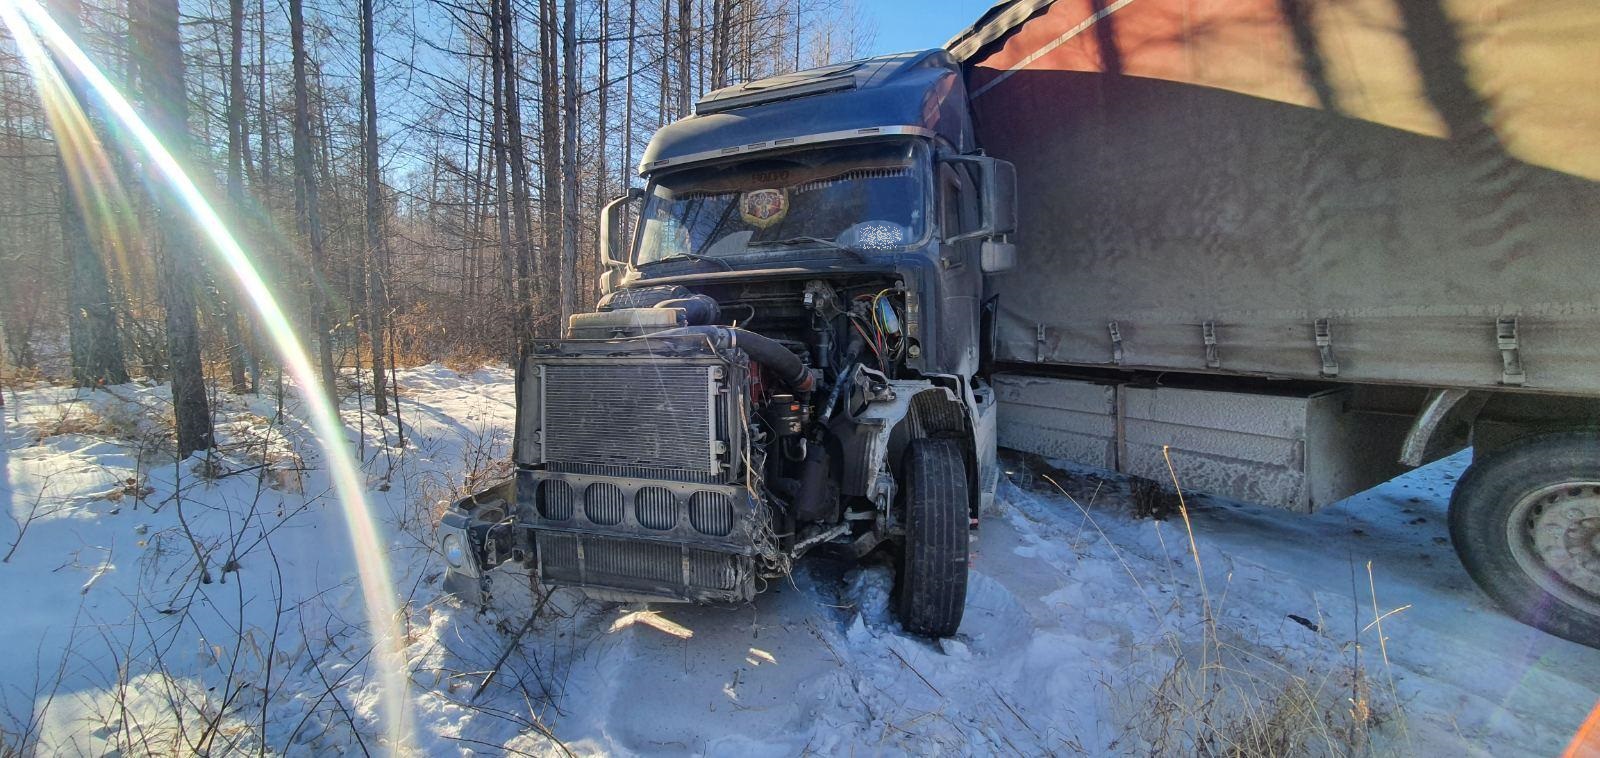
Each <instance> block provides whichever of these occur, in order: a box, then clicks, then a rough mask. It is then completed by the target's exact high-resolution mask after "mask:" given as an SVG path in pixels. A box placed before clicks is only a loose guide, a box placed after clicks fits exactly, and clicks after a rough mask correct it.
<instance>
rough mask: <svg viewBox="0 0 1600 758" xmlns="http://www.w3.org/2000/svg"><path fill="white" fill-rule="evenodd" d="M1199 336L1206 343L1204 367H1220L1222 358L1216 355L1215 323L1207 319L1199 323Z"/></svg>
mask: <svg viewBox="0 0 1600 758" xmlns="http://www.w3.org/2000/svg"><path fill="white" fill-rule="evenodd" d="M1200 336H1201V337H1202V338H1203V339H1204V340H1205V344H1206V368H1221V367H1222V359H1221V358H1219V357H1218V356H1217V324H1216V322H1215V321H1207V322H1205V323H1204V324H1201V325H1200Z"/></svg>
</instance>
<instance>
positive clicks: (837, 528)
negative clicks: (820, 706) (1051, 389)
mask: <svg viewBox="0 0 1600 758" xmlns="http://www.w3.org/2000/svg"><path fill="white" fill-rule="evenodd" d="M906 323H907V311H906V293H905V291H904V290H903V289H902V288H901V287H899V286H898V283H897V282H896V281H895V280H894V279H892V278H888V277H878V278H864V277H860V276H854V277H852V278H850V279H849V280H846V281H837V280H827V279H821V278H812V279H805V280H786V281H784V280H780V281H763V282H739V283H736V284H707V285H704V286H699V287H696V288H694V289H689V288H686V287H682V286H678V285H666V286H656V287H646V288H637V289H629V290H618V291H615V292H612V293H610V294H608V295H607V296H606V297H604V298H603V299H602V300H601V301H600V303H599V304H598V306H597V310H596V312H595V313H593V314H584V315H582V316H579V317H574V319H573V321H572V324H571V328H570V329H569V332H568V338H569V339H599V340H615V339H627V338H646V341H648V338H649V337H652V336H654V337H662V338H665V337H682V336H703V337H704V338H705V339H707V340H710V341H711V342H713V343H714V344H716V345H717V346H719V347H724V348H734V347H736V348H738V349H740V350H742V351H744V353H745V354H746V355H747V356H748V357H749V361H750V362H749V369H748V373H747V376H748V387H747V388H746V391H747V393H748V394H747V401H748V406H747V407H748V408H749V411H750V412H749V414H748V418H747V419H746V420H745V422H746V423H745V424H744V426H745V427H746V428H745V430H744V431H745V434H744V439H745V441H746V453H745V455H744V456H742V458H743V460H740V461H738V462H737V463H738V464H739V465H738V466H737V467H738V468H739V469H741V474H742V473H748V475H749V476H748V484H749V485H750V486H751V487H752V488H753V489H755V490H757V491H758V492H759V494H760V496H761V499H763V500H766V501H769V502H770V503H771V504H772V506H773V508H774V513H773V519H772V521H773V528H774V531H775V532H776V535H775V536H776V537H778V540H779V542H780V544H786V545H787V546H793V545H794V544H795V543H796V542H797V541H804V540H807V539H813V538H819V537H821V536H824V532H826V533H827V535H826V536H839V535H842V534H846V533H848V532H849V531H850V522H851V521H858V522H859V521H867V520H869V519H870V518H871V516H870V513H867V512H869V511H870V510H871V504H870V503H868V502H865V500H864V498H850V497H847V496H843V495H842V494H841V492H840V485H839V481H840V476H839V475H838V473H839V466H838V464H837V461H839V459H840V458H841V457H842V456H843V449H842V448H843V447H844V446H845V445H846V444H847V442H848V436H849V430H848V428H847V427H846V426H845V425H844V423H843V422H842V421H841V413H840V411H841V409H842V408H843V406H844V405H845V404H847V403H850V402H852V401H851V396H852V395H855V396H857V397H858V398H859V397H861V396H862V395H863V394H870V393H871V392H872V391H873V390H874V389H877V390H881V389H882V388H883V387H885V386H886V385H887V383H888V382H889V381H891V380H894V379H898V378H902V377H906V376H908V375H910V374H912V373H914V372H912V371H911V370H909V369H908V368H907V365H906V360H907V358H908V357H912V356H915V355H916V354H917V352H918V346H917V344H916V341H915V339H914V338H913V337H911V336H910V334H909V333H908V329H907V328H906ZM852 387H854V388H856V390H857V391H856V392H851V389H852ZM858 402H859V400H858ZM843 415H848V414H843ZM852 501H854V502H852ZM852 506H857V507H859V508H860V509H863V510H864V512H863V513H860V514H851V513H849V511H850V510H851V509H852ZM863 526H867V525H866V524H863Z"/></svg>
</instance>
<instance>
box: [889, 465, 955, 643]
mask: <svg viewBox="0 0 1600 758" xmlns="http://www.w3.org/2000/svg"><path fill="white" fill-rule="evenodd" d="M903 472H904V473H903V477H904V478H903V485H904V488H905V500H904V502H905V511H904V513H905V527H906V538H905V549H904V558H903V560H902V562H901V566H900V574H899V576H900V581H899V584H900V587H899V596H900V602H899V608H900V612H899V616H900V624H901V625H902V626H904V627H905V629H906V631H909V632H911V633H913V634H920V635H924V636H928V637H949V636H950V635H953V634H955V633H956V630H957V629H958V628H960V627H961V614H962V611H964V610H965V609H966V604H967V536H968V532H969V529H970V526H971V521H970V519H969V517H968V515H967V514H968V510H969V507H968V502H969V498H968V492H967V464H966V460H965V458H964V457H963V455H962V448H961V443H960V442H959V441H957V440H950V439H920V440H913V441H912V442H911V444H910V445H908V446H907V448H906V454H905V466H904V468H903Z"/></svg>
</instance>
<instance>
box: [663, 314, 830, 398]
mask: <svg viewBox="0 0 1600 758" xmlns="http://www.w3.org/2000/svg"><path fill="white" fill-rule="evenodd" d="M693 334H699V335H704V336H705V337H707V338H709V339H710V340H711V342H712V344H714V345H716V346H717V347H718V348H730V347H737V348H739V349H740V350H743V351H745V352H746V353H749V355H750V357H751V358H754V359H755V362H756V363H759V364H761V365H762V366H765V367H766V368H768V369H769V370H771V371H772V374H773V376H774V377H775V378H776V379H777V380H778V381H779V382H782V383H783V384H784V386H786V387H788V388H790V389H792V390H794V391H795V392H810V391H811V390H812V389H813V388H814V386H815V384H816V381H815V379H813V378H812V376H811V369H808V368H806V364H805V363H803V362H801V360H800V356H798V355H795V354H794V351H792V350H790V349H789V348H787V347H784V346H783V343H781V342H778V341H777V340H773V339H769V338H767V337H763V336H761V335H759V334H756V333H755V332H747V331H745V330H743V329H738V328H735V327H732V326H714V325H713V326H684V327H679V328H677V329H667V330H665V331H660V332H651V333H650V334H648V335H646V336H647V337H684V336H689V335H693Z"/></svg>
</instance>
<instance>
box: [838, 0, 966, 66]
mask: <svg viewBox="0 0 1600 758" xmlns="http://www.w3.org/2000/svg"><path fill="white" fill-rule="evenodd" d="M859 2H860V6H859V7H860V8H861V10H862V11H863V12H865V13H869V14H871V15H872V16H873V18H874V19H875V20H876V21H877V24H878V41H877V44H876V45H875V46H874V51H873V52H874V53H898V52H901V51H904V50H919V49H924V48H929V47H938V46H940V45H943V44H944V43H945V41H946V40H948V39H950V38H951V37H954V36H955V35H956V33H957V32H959V31H961V30H962V29H965V28H967V26H968V25H970V24H971V23H972V22H973V21H976V20H977V18H978V16H980V15H982V14H983V12H984V11H985V10H988V8H989V6H991V5H994V0H859Z"/></svg>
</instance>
